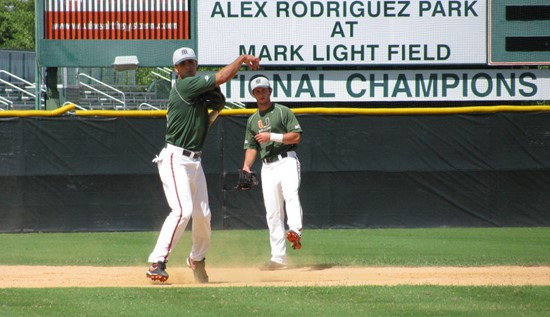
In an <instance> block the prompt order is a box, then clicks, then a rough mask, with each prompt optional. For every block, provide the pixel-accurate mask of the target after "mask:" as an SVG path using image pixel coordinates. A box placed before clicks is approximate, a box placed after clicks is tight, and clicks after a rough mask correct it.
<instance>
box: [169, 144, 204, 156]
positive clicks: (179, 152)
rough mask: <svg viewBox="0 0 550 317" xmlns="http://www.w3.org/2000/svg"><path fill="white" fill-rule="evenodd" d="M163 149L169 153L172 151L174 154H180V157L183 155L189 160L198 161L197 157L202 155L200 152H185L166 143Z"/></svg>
mask: <svg viewBox="0 0 550 317" xmlns="http://www.w3.org/2000/svg"><path fill="white" fill-rule="evenodd" d="M164 147H165V148H167V149H169V150H171V151H173V152H176V153H178V154H181V155H185V156H187V157H189V158H192V159H198V158H199V157H201V154H202V152H193V151H189V150H186V149H184V148H182V147H179V146H175V145H172V144H170V143H166V145H165V146H164Z"/></svg>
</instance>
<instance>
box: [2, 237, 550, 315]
mask: <svg viewBox="0 0 550 317" xmlns="http://www.w3.org/2000/svg"><path fill="white" fill-rule="evenodd" d="M157 234H158V233H157V232H116V233H115V232H113V233H28V234H0V252H1V254H2V258H1V259H0V268H1V270H2V277H1V278H0V316H272V315H296V316H550V300H548V299H549V298H550V228H468V229H467V228H432V229H362V230H351V229H348V230H344V229H342V230H306V231H305V232H304V235H303V248H302V249H301V250H298V251H295V250H292V249H290V250H289V259H290V264H291V266H290V268H289V269H288V270H284V271H275V272H265V271H260V270H259V269H258V268H257V267H258V266H259V265H260V264H261V263H263V262H264V261H266V260H267V259H268V258H269V246H268V241H267V231H266V230H246V231H241V230H218V231H214V232H213V235H212V246H211V248H210V251H209V253H208V256H207V270H208V273H209V275H210V281H211V282H210V283H209V284H207V285H197V284H194V282H193V277H192V273H191V271H190V270H189V269H188V268H186V267H185V264H184V263H185V257H186V255H187V254H188V252H189V248H190V238H191V237H190V234H189V233H188V232H186V233H185V234H184V236H183V238H182V240H181V242H180V244H179V245H178V246H177V248H176V249H175V250H174V252H173V254H172V255H171V256H170V259H169V262H168V269H167V271H168V272H169V273H170V279H169V280H168V282H166V283H164V284H159V283H152V282H150V281H149V280H147V279H146V278H145V271H146V269H147V266H148V264H147V263H146V259H147V256H148V254H149V252H150V251H151V248H152V247H153V245H154V242H155V240H156V237H157Z"/></svg>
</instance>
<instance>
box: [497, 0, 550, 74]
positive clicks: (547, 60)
mask: <svg viewBox="0 0 550 317" xmlns="http://www.w3.org/2000/svg"><path fill="white" fill-rule="evenodd" d="M488 13H489V64H490V65H545V64H546V65H548V64H550V0H520V1H518V0H489V10H488Z"/></svg>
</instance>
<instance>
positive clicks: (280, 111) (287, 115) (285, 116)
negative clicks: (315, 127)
mask: <svg viewBox="0 0 550 317" xmlns="http://www.w3.org/2000/svg"><path fill="white" fill-rule="evenodd" d="M261 132H271V133H287V132H299V133H302V128H301V127H300V123H298V119H296V116H295V115H294V113H293V112H292V111H290V109H289V108H287V107H285V106H283V105H280V104H277V103H273V104H271V107H269V109H267V110H266V111H259V110H258V111H256V112H255V113H254V114H253V115H251V116H250V117H249V118H248V121H247V123H246V133H245V137H244V149H245V150H246V149H255V150H260V156H261V158H262V159H264V158H266V157H273V156H276V155H279V154H281V153H283V152H288V151H294V150H295V149H296V147H297V146H298V145H297V144H283V143H279V142H274V141H270V142H266V143H264V144H259V143H258V142H256V139H254V136H255V135H256V134H258V133H261Z"/></svg>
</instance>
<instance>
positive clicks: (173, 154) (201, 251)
mask: <svg viewBox="0 0 550 317" xmlns="http://www.w3.org/2000/svg"><path fill="white" fill-rule="evenodd" d="M182 151H183V149H182V148H180V147H176V146H173V145H170V144H168V145H167V146H166V147H165V148H164V149H163V150H162V151H161V152H160V154H159V156H158V157H157V158H155V160H154V162H157V164H158V169H159V174H160V178H161V180H162V185H163V188H164V193H165V195H166V199H167V201H168V205H169V206H170V209H171V212H170V214H169V215H168V216H167V217H166V220H165V221H164V224H163V225H162V229H161V230H160V233H159V237H158V240H157V244H156V246H155V248H154V249H153V252H152V253H151V254H150V255H149V262H151V263H156V262H158V261H162V262H166V259H167V257H168V255H169V254H170V252H171V251H172V250H173V249H174V248H175V247H176V245H177V243H178V241H179V240H180V238H181V235H182V234H183V232H184V231H185V228H186V227H187V223H188V222H189V220H190V219H191V217H192V218H193V221H192V229H191V230H192V239H193V246H192V248H191V253H190V255H189V256H190V257H191V259H193V260H197V261H201V260H202V259H203V258H204V257H205V255H206V252H207V250H208V247H209V245H210V237H211V228H210V218H211V214H210V207H209V205H208V191H207V187H206V178H205V176H204V171H203V169H202V165H201V159H200V158H190V157H188V156H185V155H183V154H182Z"/></svg>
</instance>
